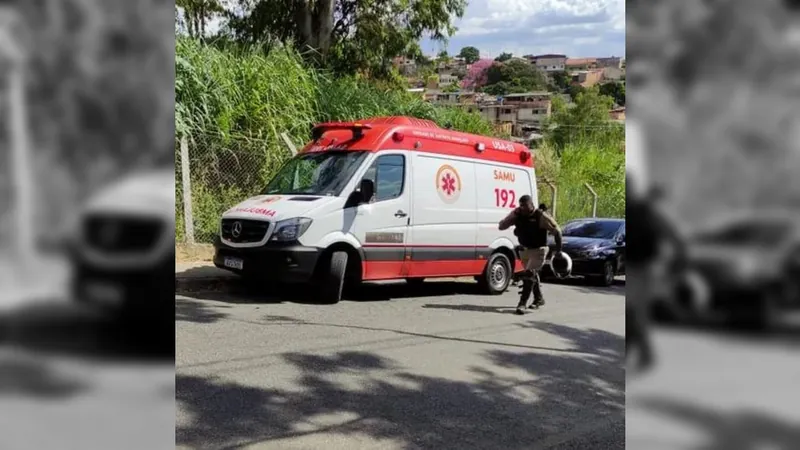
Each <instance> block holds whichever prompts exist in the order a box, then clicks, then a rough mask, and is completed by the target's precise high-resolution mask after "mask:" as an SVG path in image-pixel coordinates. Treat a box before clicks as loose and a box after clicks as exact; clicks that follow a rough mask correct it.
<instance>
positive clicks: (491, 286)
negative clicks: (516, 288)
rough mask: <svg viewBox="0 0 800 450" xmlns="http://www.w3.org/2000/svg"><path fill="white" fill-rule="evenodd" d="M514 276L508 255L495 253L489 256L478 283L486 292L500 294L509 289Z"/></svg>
mask: <svg viewBox="0 0 800 450" xmlns="http://www.w3.org/2000/svg"><path fill="white" fill-rule="evenodd" d="M512 276H513V273H512V268H511V261H509V259H508V256H506V255H504V254H502V253H495V254H493V255H492V256H491V257H490V258H489V262H488V263H487V264H486V269H485V270H484V272H483V275H482V276H481V277H480V280H479V282H478V283H479V285H480V287H481V290H482V291H483V292H484V293H486V294H488V295H500V294H502V293H503V292H505V291H506V290H507V289H508V285H509V284H511V277H512Z"/></svg>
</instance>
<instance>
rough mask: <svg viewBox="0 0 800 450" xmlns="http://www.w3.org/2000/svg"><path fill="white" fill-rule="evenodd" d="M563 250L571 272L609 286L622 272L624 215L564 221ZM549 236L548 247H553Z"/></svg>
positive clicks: (623, 268) (623, 265) (623, 259)
mask: <svg viewBox="0 0 800 450" xmlns="http://www.w3.org/2000/svg"><path fill="white" fill-rule="evenodd" d="M562 231H563V233H564V242H563V250H564V252H566V253H567V254H568V255H569V256H570V257H571V258H572V275H578V276H583V277H587V278H591V279H593V280H594V281H596V282H597V283H598V284H600V285H603V286H610V285H611V284H612V283H614V277H616V276H617V275H623V274H624V273H625V219H600V218H587V219H577V220H572V221H570V222H567V223H566V224H565V225H564V227H563V228H562ZM554 245H555V244H554V242H553V239H552V238H550V248H551V251H552V249H553V247H554Z"/></svg>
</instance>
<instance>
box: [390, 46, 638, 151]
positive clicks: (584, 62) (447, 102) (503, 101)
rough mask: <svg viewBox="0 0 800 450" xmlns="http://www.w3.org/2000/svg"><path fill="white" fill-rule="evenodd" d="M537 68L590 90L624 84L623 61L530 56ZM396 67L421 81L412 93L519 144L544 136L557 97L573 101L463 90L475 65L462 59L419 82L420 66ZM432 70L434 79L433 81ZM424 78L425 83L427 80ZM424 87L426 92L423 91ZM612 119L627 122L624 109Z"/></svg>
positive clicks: (444, 63)
mask: <svg viewBox="0 0 800 450" xmlns="http://www.w3.org/2000/svg"><path fill="white" fill-rule="evenodd" d="M519 59H522V60H524V61H527V62H529V63H530V64H532V65H535V66H536V67H537V69H539V70H540V71H542V72H544V73H545V75H546V76H547V77H548V78H550V79H551V80H552V79H553V76H554V75H556V74H557V73H563V72H566V73H568V74H569V75H570V77H571V78H569V79H568V80H569V81H568V82H569V83H570V84H572V85H579V86H582V87H585V88H589V87H592V86H596V85H598V84H602V83H607V82H618V81H620V80H624V78H625V60H624V59H623V58H620V57H616V56H611V57H602V58H589V57H587V58H570V57H568V56H567V55H563V54H542V55H526V56H524V57H523V58H519ZM393 62H394V65H395V67H396V68H397V70H398V71H399V72H400V73H402V74H404V75H405V76H407V77H409V78H412V77H415V79H416V80H418V81H417V82H416V83H414V84H413V86H416V88H414V89H410V90H409V92H413V93H414V94H415V95H420V96H422V97H423V98H424V99H425V101H428V102H431V103H434V104H437V105H442V106H450V107H461V108H464V109H466V110H468V111H471V112H475V113H478V114H480V116H481V117H483V118H484V119H486V120H487V121H489V122H491V123H493V124H494V125H495V126H496V127H497V128H498V129H499V130H501V131H504V132H506V133H508V134H510V135H512V136H514V137H516V138H518V139H523V140H525V139H528V140H529V139H530V137H531V136H540V135H541V133H542V132H543V129H544V127H545V125H546V123H547V120H548V119H549V118H550V116H551V114H552V101H553V98H554V97H555V96H563V97H564V98H565V100H567V101H568V102H570V101H571V99H570V97H569V95H568V94H566V93H559V92H526V93H514V94H507V95H503V96H492V95H488V94H485V93H481V92H474V91H472V90H464V89H461V81H462V77H463V76H464V75H465V74H466V73H468V72H469V69H470V67H471V66H470V65H469V64H467V63H466V61H464V59H463V58H459V57H455V58H441V59H439V60H434V65H433V66H430V65H428V66H427V69H426V70H427V71H426V72H424V73H426V74H427V75H424V76H420V77H417V75H418V73H417V72H416V71H417V70H418V69H419V67H418V64H417V63H416V62H415V61H413V60H409V59H406V58H396V59H395V60H394V61H393ZM431 70H433V73H434V76H430V73H431ZM422 78H425V80H422ZM423 86H424V87H423ZM609 118H610V119H611V120H615V121H624V120H625V109H624V108H616V109H614V110H612V111H609Z"/></svg>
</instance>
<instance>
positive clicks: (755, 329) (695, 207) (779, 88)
mask: <svg viewBox="0 0 800 450" xmlns="http://www.w3.org/2000/svg"><path fill="white" fill-rule="evenodd" d="M627 33H628V34H627V57H628V58H629V63H628V80H627V81H628V83H629V84H630V86H629V89H628V108H629V109H630V110H629V112H628V113H629V114H628V122H629V123H628V130H627V132H628V138H629V141H628V143H627V144H626V145H627V152H628V154H629V162H628V164H629V166H628V167H629V169H630V167H631V165H630V164H631V159H630V155H631V154H632V153H634V152H636V151H639V150H641V151H643V153H644V155H645V158H644V160H645V161H646V163H645V164H644V166H645V168H646V170H644V171H643V173H644V174H646V176H645V178H646V180H647V181H648V183H649V185H650V187H651V188H653V189H654V190H655V192H658V193H659V194H660V195H659V197H657V198H658V200H653V201H652V203H653V206H656V207H657V208H658V210H660V211H661V214H662V217H663V220H664V221H665V222H666V223H668V224H669V226H670V227H671V228H672V229H673V230H674V231H675V232H676V234H677V235H678V236H679V237H680V238H679V240H678V241H677V242H673V245H667V246H665V248H664V250H665V251H663V252H661V253H660V256H659V258H658V261H657V262H656V264H655V267H654V270H655V271H656V273H658V274H659V275H658V280H659V282H658V283H653V284H652V285H651V288H650V290H651V292H650V295H652V296H653V298H655V299H657V301H656V302H654V303H653V308H652V309H651V310H650V313H651V316H652V318H653V319H655V320H654V322H653V324H654V327H653V329H652V333H653V334H652V339H653V347H654V352H655V365H654V366H653V367H652V368H651V369H650V371H648V372H644V373H641V374H631V373H629V375H628V381H627V387H626V395H627V397H626V400H627V401H626V435H627V448H632V449H644V450H650V449H662V448H663V449H667V448H669V449H678V448H681V449H683V448H686V449H694V448H703V449H734V448H737V449H745V448H747V449H751V448H752V449H756V448H774V449H788V448H797V446H798V442H800V409H799V408H797V406H796V402H795V401H794V400H795V399H796V398H797V396H796V395H794V394H792V392H793V390H794V384H795V380H796V379H797V376H798V374H800V362H798V359H797V358H796V356H795V353H796V351H797V349H798V347H800V326H798V324H800V321H798V320H797V312H798V311H800V308H798V306H800V295H798V294H799V293H800V289H798V285H800V277H798V274H800V272H799V271H798V268H799V267H800V220H798V219H800V184H799V183H800V180H798V178H797V177H796V174H797V173H798V169H800V151H799V150H800V139H798V138H800V127H798V120H800V102H798V98H799V97H800V14H798V8H797V5H796V4H794V3H793V2H788V1H782V0H781V1H779V0H764V1H759V2H751V1H745V0H720V1H695V0H669V1H666V2H658V3H653V2H643V1H631V0H629V1H628V2H627ZM632 130H633V131H632ZM634 134H635V135H636V138H633V135H634ZM633 146H636V147H637V148H633ZM637 300H638V299H634V298H632V294H631V291H630V290H628V292H627V301H628V302H631V301H637Z"/></svg>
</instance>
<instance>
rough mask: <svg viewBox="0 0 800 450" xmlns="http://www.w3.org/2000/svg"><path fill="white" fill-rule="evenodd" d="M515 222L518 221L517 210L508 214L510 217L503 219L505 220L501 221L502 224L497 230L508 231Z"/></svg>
mask: <svg viewBox="0 0 800 450" xmlns="http://www.w3.org/2000/svg"><path fill="white" fill-rule="evenodd" d="M515 220H517V210H516V209H515V210H513V211H511V212H510V213H508V215H507V216H505V217H504V218H503V220H501V221H500V224H499V226H498V227H497V229H499V230H500V231H503V230H507V229H509V228H511V225H514V221H515Z"/></svg>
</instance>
